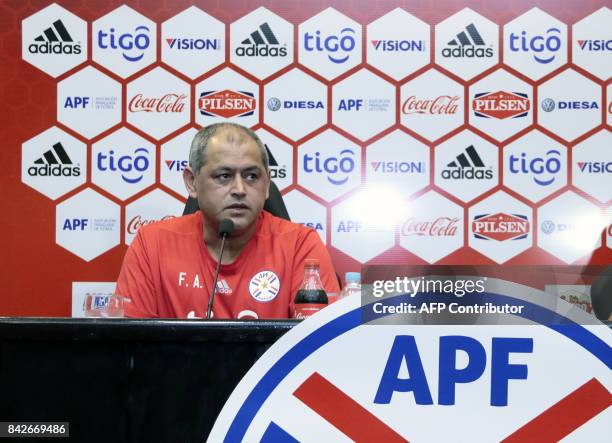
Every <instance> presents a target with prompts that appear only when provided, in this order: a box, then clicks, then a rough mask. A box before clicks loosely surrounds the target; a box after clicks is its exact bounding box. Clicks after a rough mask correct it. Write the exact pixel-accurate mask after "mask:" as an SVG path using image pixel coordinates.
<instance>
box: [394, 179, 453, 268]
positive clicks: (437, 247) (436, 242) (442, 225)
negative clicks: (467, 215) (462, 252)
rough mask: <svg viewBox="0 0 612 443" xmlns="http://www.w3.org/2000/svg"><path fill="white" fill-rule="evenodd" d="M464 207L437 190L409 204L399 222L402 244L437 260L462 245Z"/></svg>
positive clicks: (430, 260) (414, 252) (421, 254)
mask: <svg viewBox="0 0 612 443" xmlns="http://www.w3.org/2000/svg"><path fill="white" fill-rule="evenodd" d="M463 230H464V225H463V208H462V207H461V206H459V205H457V204H455V203H453V202H452V201H450V200H449V199H447V198H445V197H442V196H441V195H440V194H438V193H437V192H435V191H429V192H427V193H425V194H423V195H421V196H420V197H418V198H417V199H415V200H414V201H412V202H410V204H409V205H408V210H407V214H406V218H405V219H404V220H402V223H401V224H400V233H399V235H400V237H399V243H400V246H401V247H403V248H404V249H406V250H408V251H410V252H412V253H413V254H415V255H417V256H418V257H420V258H422V259H423V260H425V261H427V262H429V263H434V262H437V261H438V260H441V259H442V258H444V257H446V256H447V255H449V254H451V253H452V252H455V251H456V250H457V249H459V248H462V247H463V245H464V242H463Z"/></svg>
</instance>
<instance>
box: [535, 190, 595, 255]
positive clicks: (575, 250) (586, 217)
mask: <svg viewBox="0 0 612 443" xmlns="http://www.w3.org/2000/svg"><path fill="white" fill-rule="evenodd" d="M538 224H539V226H538V246H539V247H540V248H542V249H544V250H545V251H547V252H550V253H551V254H552V255H554V256H555V257H557V258H559V259H560V260H563V261H564V262H566V263H572V262H575V261H576V260H578V259H579V258H582V257H584V256H586V255H587V254H588V255H590V253H591V252H592V251H594V250H595V249H597V248H599V247H600V246H601V233H602V232H603V231H604V230H605V228H606V223H605V218H604V216H603V214H602V212H601V209H600V208H599V207H597V206H596V205H594V204H593V203H591V202H589V201H588V200H586V199H585V198H583V197H580V196H579V195H578V194H576V193H574V192H571V191H568V192H566V193H564V194H561V195H560V196H558V197H557V198H554V199H552V200H551V201H549V202H548V203H546V204H545V205H542V206H541V207H540V208H538Z"/></svg>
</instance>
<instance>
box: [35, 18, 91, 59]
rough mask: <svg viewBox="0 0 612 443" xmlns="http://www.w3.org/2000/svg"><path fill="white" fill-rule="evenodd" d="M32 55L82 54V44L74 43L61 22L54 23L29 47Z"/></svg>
mask: <svg viewBox="0 0 612 443" xmlns="http://www.w3.org/2000/svg"><path fill="white" fill-rule="evenodd" d="M28 51H29V52H30V54H80V53H81V43H80V42H74V41H73V39H72V36H71V35H70V33H69V32H68V29H66V27H65V26H64V23H62V21H61V20H56V21H54V22H53V23H52V24H51V26H50V27H48V28H47V29H45V30H44V31H43V32H42V34H40V35H39V36H38V37H36V38H34V43H32V44H30V45H29V46H28Z"/></svg>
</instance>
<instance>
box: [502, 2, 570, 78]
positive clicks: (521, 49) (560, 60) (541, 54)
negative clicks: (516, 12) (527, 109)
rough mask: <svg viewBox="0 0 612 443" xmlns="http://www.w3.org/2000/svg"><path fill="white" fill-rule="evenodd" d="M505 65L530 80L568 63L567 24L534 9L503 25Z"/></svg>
mask: <svg viewBox="0 0 612 443" xmlns="http://www.w3.org/2000/svg"><path fill="white" fill-rule="evenodd" d="M504 63H505V64H506V65H508V66H510V67H512V68H514V69H516V70H517V71H518V72H520V73H521V74H524V75H526V76H527V77H529V78H530V79H532V80H538V79H540V78H542V77H544V76H545V75H546V74H548V73H550V72H552V71H554V70H555V69H557V68H559V67H560V66H563V65H564V64H565V63H567V25H566V24H565V23H562V22H560V21H559V20H557V19H556V18H554V17H552V16H550V15H548V14H547V13H545V12H544V11H542V10H541V9H538V8H533V9H531V10H529V11H527V12H526V13H524V14H523V15H521V16H519V17H517V18H515V19H514V20H512V21H511V22H509V23H508V24H506V25H505V26H504Z"/></svg>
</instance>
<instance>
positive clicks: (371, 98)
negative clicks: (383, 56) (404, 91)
mask: <svg viewBox="0 0 612 443" xmlns="http://www.w3.org/2000/svg"><path fill="white" fill-rule="evenodd" d="M363 85H368V87H367V88H363ZM332 106H333V109H332V122H333V124H334V125H336V126H338V127H339V128H342V129H344V130H345V131H347V132H348V133H350V134H352V135H354V136H355V137H357V138H359V139H360V140H367V139H370V138H372V137H373V136H374V135H376V134H378V133H379V132H382V131H383V130H385V129H387V128H388V127H390V126H392V125H393V124H394V123H395V88H394V87H393V85H392V84H390V83H388V82H386V81H385V80H383V79H382V78H380V77H378V76H377V75H374V74H372V73H371V72H370V71H368V70H366V69H362V70H361V71H358V72H356V73H355V74H353V75H351V76H350V77H348V78H346V79H345V80H342V81H341V82H339V83H337V84H336V85H334V86H333V89H332Z"/></svg>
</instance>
